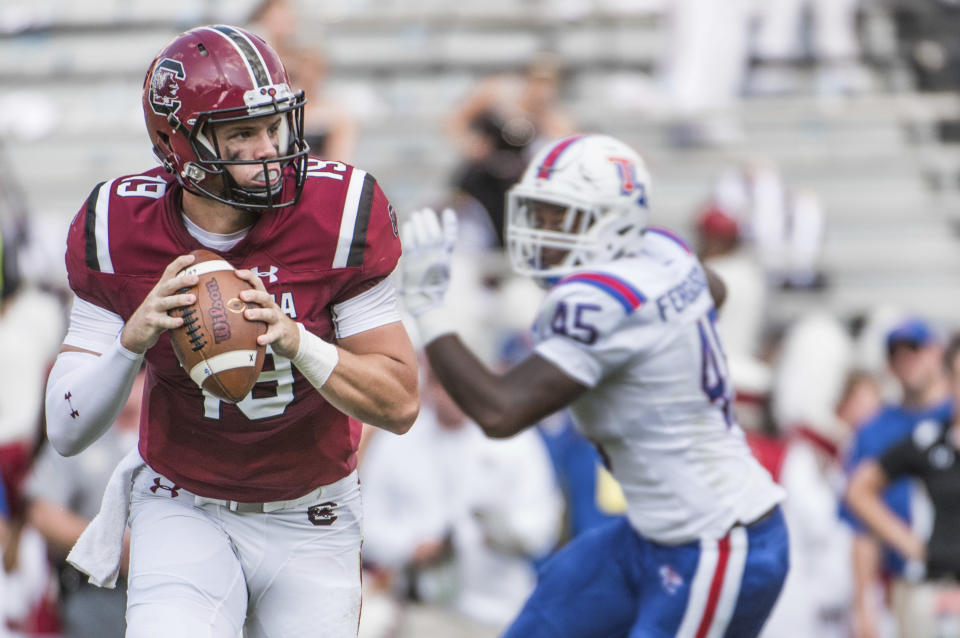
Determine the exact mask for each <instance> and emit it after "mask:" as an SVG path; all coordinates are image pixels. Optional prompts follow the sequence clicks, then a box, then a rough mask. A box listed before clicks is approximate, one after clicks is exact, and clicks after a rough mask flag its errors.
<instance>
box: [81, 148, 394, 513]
mask: <svg viewBox="0 0 960 638" xmlns="http://www.w3.org/2000/svg"><path fill="white" fill-rule="evenodd" d="M179 202H180V187H179V186H178V185H177V184H176V182H175V181H171V178H170V176H169V175H167V174H166V173H164V171H163V169H160V168H156V169H153V170H151V171H147V172H146V173H143V174H142V175H131V176H126V177H120V178H117V179H114V180H111V181H109V182H104V183H102V184H99V185H97V187H96V188H94V189H93V192H92V193H91V194H90V196H89V198H88V199H87V201H86V203H85V205H84V206H83V208H82V209H81V210H80V212H78V213H77V216H76V217H75V218H74V220H73V223H72V224H71V226H70V233H69V236H68V239H67V272H68V274H69V279H70V287H71V288H72V289H73V291H74V292H75V293H76V294H77V295H78V296H79V297H81V298H83V299H85V300H87V301H89V302H91V303H93V304H96V305H98V306H100V307H102V308H105V309H107V310H110V311H112V312H114V313H116V314H118V315H120V316H121V317H123V319H124V320H125V321H126V320H127V319H129V317H130V315H132V314H133V312H134V311H135V310H136V309H137V307H138V306H139V305H140V303H141V302H142V301H143V299H144V297H146V295H147V293H148V292H149V291H150V290H151V289H152V288H153V286H154V285H155V284H156V282H157V280H158V279H159V278H160V275H161V274H162V273H163V270H164V269H165V268H166V266H167V265H168V264H169V263H170V262H171V261H173V259H174V258H175V257H177V256H178V255H183V254H186V253H188V252H190V251H191V250H194V249H197V248H203V246H201V244H200V243H199V242H198V241H197V240H196V239H194V238H193V237H192V236H191V235H190V234H189V233H188V232H187V230H186V228H185V227H184V223H183V220H182V217H181V212H180V207H179ZM222 255H223V257H224V259H226V260H227V261H229V262H230V263H231V264H232V265H233V266H234V267H236V268H248V269H251V270H255V271H256V272H257V273H259V275H260V277H261V279H262V281H263V283H264V285H265V286H266V288H267V292H269V293H270V294H272V295H274V298H275V299H276V301H277V304H278V305H279V306H280V307H281V308H282V309H283V311H284V312H285V313H286V314H287V315H289V316H290V317H292V318H293V319H294V320H296V321H299V322H301V323H303V324H304V325H305V327H306V328H307V330H309V331H310V332H312V333H314V334H316V335H317V336H319V337H322V338H323V339H325V340H327V341H335V340H336V339H335V335H334V328H333V321H332V318H331V314H330V313H331V305H332V304H335V303H339V302H342V301H345V300H347V299H350V298H351V297H354V296H356V295H357V294H359V293H361V292H363V291H365V290H367V289H369V288H370V287H372V286H373V285H375V284H376V283H377V282H379V281H381V280H382V279H383V278H384V277H386V276H387V275H389V274H390V273H391V272H392V271H393V269H394V268H395V267H396V264H397V260H398V259H399V257H400V241H399V239H398V238H397V226H396V216H395V214H394V211H393V209H392V207H391V206H390V203H389V202H388V201H387V198H386V197H385V196H384V194H383V192H382V191H381V190H380V188H379V186H378V185H377V183H376V181H375V180H374V179H373V177H371V176H370V175H368V174H367V173H365V172H364V171H362V170H360V169H357V168H354V167H351V166H348V165H345V164H341V163H339V162H327V161H322V160H318V159H315V158H311V160H310V165H309V177H308V178H307V180H306V185H305V187H304V189H303V194H302V196H301V198H300V200H299V202H298V203H297V205H296V206H293V207H287V208H282V209H279V210H277V211H276V212H270V213H264V214H263V215H262V216H260V217H259V219H258V220H257V222H256V223H255V224H254V226H253V227H252V228H251V229H250V231H249V233H248V234H247V236H246V237H245V238H244V239H243V240H242V241H241V242H240V243H239V244H237V245H236V246H235V247H234V248H233V249H232V250H230V251H229V252H225V253H222ZM146 362H147V382H146V388H145V390H144V397H143V411H142V416H141V420H140V454H141V455H142V456H143V458H144V459H145V460H146V461H147V463H149V464H150V466H151V467H153V468H154V469H155V470H157V471H158V472H161V473H163V474H164V475H166V476H167V477H169V478H170V479H172V480H173V481H176V483H177V485H179V486H181V487H184V488H186V489H188V490H190V491H192V492H195V493H197V494H200V495H202V496H207V497H210V498H223V499H230V500H236V501H244V502H259V501H277V500H286V499H291V498H295V497H298V496H301V495H303V494H305V493H306V492H309V491H310V490H311V489H313V488H315V487H317V486H320V485H325V484H327V483H332V482H334V481H336V480H338V479H340V478H342V477H344V476H346V475H347V474H349V473H350V472H351V471H352V470H353V469H354V468H355V467H356V465H357V458H356V451H357V444H358V442H359V439H360V428H361V425H360V423H359V422H357V421H356V420H354V419H351V418H349V417H347V416H346V415H345V414H343V413H341V412H339V411H338V410H337V409H336V408H334V407H333V406H332V405H330V404H329V403H327V402H326V400H324V398H323V397H322V396H321V395H320V393H319V392H317V390H316V389H315V388H314V387H313V386H312V385H311V384H310V383H309V381H307V380H306V379H305V378H304V377H303V375H301V374H300V372H299V371H298V370H297V369H296V368H295V367H293V365H292V364H291V362H290V360H289V359H286V358H283V357H280V356H278V355H275V354H272V353H271V351H270V349H269V348H268V349H267V356H266V361H265V363H264V366H263V372H262V374H261V375H260V380H259V382H258V383H257V385H256V386H255V387H254V389H253V391H252V392H251V393H250V394H249V395H248V396H247V397H246V398H245V399H244V400H243V401H240V402H238V403H236V404H231V403H228V402H225V401H220V400H219V399H216V398H214V397H213V396H212V395H209V394H207V395H205V394H203V393H202V391H201V390H200V388H199V387H197V385H196V384H195V383H194V382H193V381H192V380H191V379H190V377H189V375H188V374H187V372H186V371H185V370H183V368H181V367H180V364H179V363H178V362H177V359H176V356H175V355H174V353H173V349H172V348H171V345H170V338H169V335H168V334H164V335H162V336H161V337H160V340H159V341H158V342H157V344H156V345H155V346H154V347H152V348H151V349H150V350H148V351H147V354H146Z"/></svg>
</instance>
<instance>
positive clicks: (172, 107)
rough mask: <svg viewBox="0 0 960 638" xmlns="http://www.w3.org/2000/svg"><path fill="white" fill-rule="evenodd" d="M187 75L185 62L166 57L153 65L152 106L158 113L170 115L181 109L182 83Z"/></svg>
mask: <svg viewBox="0 0 960 638" xmlns="http://www.w3.org/2000/svg"><path fill="white" fill-rule="evenodd" d="M186 77H187V76H186V74H184V72H183V64H181V63H180V62H178V61H176V60H171V59H170V58H164V59H162V60H160V62H158V63H157V65H156V66H155V67H153V75H151V76H150V107H151V108H152V109H153V112H154V113H156V114H157V115H170V114H172V113H176V112H177V111H178V110H179V109H180V100H178V99H177V93H179V92H180V84H179V82H177V80H183V79H185V78H186Z"/></svg>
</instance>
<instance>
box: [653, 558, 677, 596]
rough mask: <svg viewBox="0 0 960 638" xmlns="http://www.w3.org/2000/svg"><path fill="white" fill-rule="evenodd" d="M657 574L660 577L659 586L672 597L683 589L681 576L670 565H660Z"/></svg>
mask: <svg viewBox="0 0 960 638" xmlns="http://www.w3.org/2000/svg"><path fill="white" fill-rule="evenodd" d="M657 573H658V574H659V575H660V584H661V585H663V589H664V591H666V592H667V593H668V594H671V595H673V594H675V593H677V591H678V590H679V589H680V588H681V587H683V576H681V575H680V574H678V573H677V570H675V569H674V568H673V567H670V565H661V566H660V569H659V570H657Z"/></svg>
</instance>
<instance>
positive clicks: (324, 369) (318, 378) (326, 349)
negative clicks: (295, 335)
mask: <svg viewBox="0 0 960 638" xmlns="http://www.w3.org/2000/svg"><path fill="white" fill-rule="evenodd" d="M297 328H298V329H299V330H300V347H299V348H297V355H296V356H295V357H294V358H293V365H295V366H297V370H299V371H300V373H301V374H303V376H304V377H306V379H307V381H309V382H310V383H311V385H313V387H315V388H317V389H318V390H319V389H320V388H322V387H323V384H324V383H326V382H327V379H329V378H330V375H331V374H333V369H334V368H336V367H337V363H338V362H339V361H340V354H339V353H338V352H337V346H335V345H333V344H332V343H327V342H326V341H324V340H323V339H321V338H320V337H318V336H317V335H315V334H313V333H312V332H310V331H309V330H307V328H306V326H304V325H303V324H302V323H299V324H297Z"/></svg>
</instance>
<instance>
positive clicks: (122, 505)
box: [67, 447, 146, 589]
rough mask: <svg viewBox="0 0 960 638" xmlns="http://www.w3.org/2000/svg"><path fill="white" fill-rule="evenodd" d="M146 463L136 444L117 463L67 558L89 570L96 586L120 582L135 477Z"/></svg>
mask: <svg viewBox="0 0 960 638" xmlns="http://www.w3.org/2000/svg"><path fill="white" fill-rule="evenodd" d="M145 466H146V464H145V463H144V461H143V459H142V458H140V452H139V450H137V448H136V447H134V448H133V449H132V450H130V452H128V453H127V455H126V456H124V457H123V458H122V459H121V460H120V462H119V463H117V467H116V468H115V469H114V470H113V474H111V475H110V480H109V481H108V482H107V487H106V489H105V490H104V492H103V499H102V500H101V501H100V511H99V512H97V515H96V516H94V517H93V520H92V521H90V524H89V525H87V528H86V529H85V530H83V534H81V535H80V538H79V539H78V540H77V543H76V544H75V545H74V546H73V549H72V550H70V554H69V555H68V556H67V562H68V563H70V564H71V565H73V566H74V567H76V568H77V569H79V570H80V571H82V572H83V573H84V574H87V575H88V576H89V577H90V578H89V580H90V583H91V584H93V585H96V586H97V587H108V588H110V589H113V588H114V587H116V585H117V576H118V575H119V574H120V560H121V557H122V555H123V534H124V532H125V531H126V529H127V515H128V514H129V513H130V495H131V491H132V490H133V479H134V477H135V475H136V473H137V471H138V470H139V469H140V468H142V467H145Z"/></svg>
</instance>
